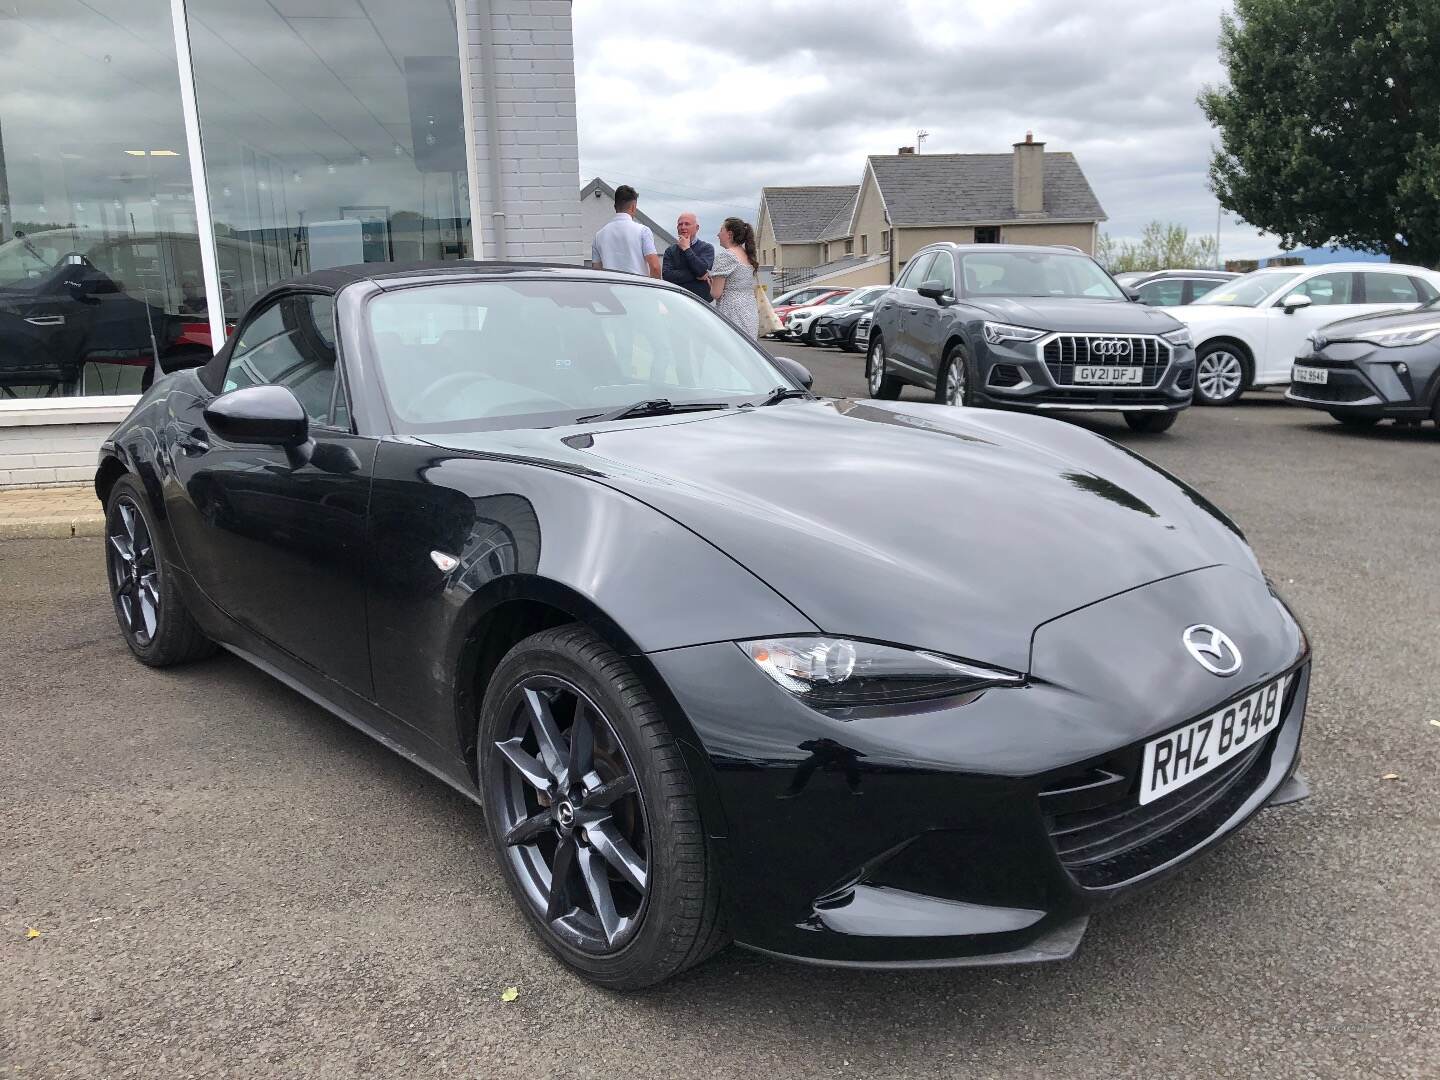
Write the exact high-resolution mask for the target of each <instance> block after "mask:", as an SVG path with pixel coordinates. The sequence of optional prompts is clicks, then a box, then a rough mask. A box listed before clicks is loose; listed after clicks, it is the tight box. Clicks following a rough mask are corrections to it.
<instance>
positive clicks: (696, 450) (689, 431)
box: [436, 401, 1260, 670]
mask: <svg viewBox="0 0 1440 1080" xmlns="http://www.w3.org/2000/svg"><path fill="white" fill-rule="evenodd" d="M580 431H581V433H579V434H577V429H576V428H573V427H567V428H555V429H546V430H528V431H511V432H491V433H485V434H483V435H475V436H455V435H449V436H445V437H444V438H443V441H444V443H445V445H449V446H454V447H456V448H459V449H464V450H472V451H478V452H485V451H493V452H499V453H505V454H507V455H521V456H525V457H529V458H530V459H532V460H535V461H537V463H541V464H544V463H547V459H549V460H550V461H553V462H554V463H555V464H556V465H561V466H563V467H571V468H576V469H577V470H579V471H582V472H583V473H584V474H585V475H587V476H589V477H590V478H591V479H593V480H595V481H596V482H599V483H603V484H606V485H609V486H611V487H613V488H615V489H618V490H620V491H623V492H625V493H627V494H629V495H631V496H633V497H634V498H636V499H639V500H641V501H643V502H645V503H647V504H649V505H650V506H652V507H654V508H655V509H656V510H658V511H660V512H661V513H664V514H665V515H667V516H669V517H670V518H672V519H674V520H676V521H678V522H680V523H681V524H683V525H685V526H686V527H688V528H689V529H691V530H692V531H694V532H695V533H696V534H698V535H699V536H701V537H702V538H704V539H705V540H707V541H708V542H709V543H711V544H712V545H714V546H715V547H716V548H718V549H720V550H721V551H722V552H724V553H725V554H727V555H729V556H730V557H731V558H733V559H735V560H736V561H737V562H739V563H740V564H741V565H743V566H745V567H747V568H748V569H749V570H750V571H751V572H752V573H754V574H755V575H756V576H758V577H759V578H761V579H762V580H764V581H765V582H766V583H768V584H769V585H770V586H771V587H772V588H774V589H775V590H776V591H777V592H779V593H780V594H781V595H782V596H784V597H785V598H786V599H787V600H789V601H790V603H791V604H793V605H794V606H795V607H796V608H798V609H799V610H800V611H801V612H802V613H804V614H805V615H806V616H807V617H808V618H809V619H810V620H811V621H812V622H813V623H814V624H815V625H817V626H819V627H821V628H822V629H824V630H825V631H827V632H831V633H841V634H849V635H853V636H857V637H864V638H870V639H874V640H879V641H889V642H896V643H900V644H904V645H910V646H915V647H921V648H928V649H934V650H938V651H941V652H945V653H949V654H951V655H954V656H960V657H966V658H970V659H974V660H978V661H983V662H986V663H991V664H999V665H1002V666H1004V667H1007V668H1011V669H1015V670H1024V669H1025V668H1026V666H1027V664H1028V662H1029V653H1030V639H1031V635H1032V632H1033V631H1034V629H1035V627H1037V626H1038V625H1039V624H1041V623H1043V622H1045V621H1047V620H1048V619H1051V618H1054V617H1056V616H1057V615H1060V614H1063V613H1065V612H1068V611H1073V610H1075V609H1077V608H1080V607H1083V606H1085V605H1088V604H1091V603H1094V602H1096V601H1098V600H1101V599H1104V598H1106V597H1108V596H1112V595H1114V594H1116V593H1119V592H1123V591H1125V590H1128V589H1132V588H1135V587H1137V586H1140V585H1144V584H1146V583H1147V582H1151V581H1155V580H1157V579H1160V578H1164V577H1168V576H1171V575H1174V574H1178V573H1184V572H1187V571H1190V570H1193V569H1197V568H1199V567H1203V566H1210V565H1215V564H1224V563H1228V564H1232V565H1236V566H1239V567H1241V568H1242V569H1244V570H1245V571H1246V572H1248V573H1251V574H1253V575H1254V576H1256V577H1258V576H1259V573H1260V572H1259V569H1258V567H1257V566H1256V564H1255V561H1254V557H1253V556H1252V555H1251V554H1250V551H1249V548H1248V547H1247V546H1246V545H1245V543H1244V541H1243V538H1242V537H1240V536H1239V534H1238V532H1237V531H1236V530H1235V528H1234V526H1233V525H1232V524H1230V523H1229V521H1228V520H1227V519H1225V518H1224V516H1223V515H1222V514H1220V513H1219V512H1218V511H1217V510H1215V509H1214V508H1213V507H1212V506H1210V505H1209V504H1208V503H1207V502H1205V500H1204V499H1203V498H1201V497H1200V496H1199V495H1198V494H1196V493H1194V492H1193V491H1191V490H1190V489H1188V488H1185V487H1184V486H1182V485H1180V484H1179V483H1178V482H1176V481H1174V480H1173V479H1172V478H1170V477H1169V476H1168V475H1166V474H1165V473H1163V472H1162V471H1160V470H1159V469H1157V468H1156V467H1155V466H1152V465H1150V464H1149V463H1148V462H1145V461H1144V460H1143V459H1141V458H1139V457H1138V456H1136V455H1133V454H1131V453H1130V452H1128V451H1126V450H1124V449H1123V448H1120V447H1118V446H1115V445H1114V444H1111V443H1109V442H1108V441H1107V440H1104V439H1101V438H1099V437H1097V436H1095V435H1093V434H1091V433H1089V432H1086V431H1084V430H1083V429H1080V428H1076V427H1074V426H1072V425H1069V424H1065V423H1062V422H1059V421H1054V420H1049V419H1046V418H1042V417H1033V416H1026V415H1022V414H1010V413H1000V412H989V411H972V410H968V409H967V410H956V409H950V408H947V407H945V406H935V405H923V404H918V403H909V402H896V403H880V402H873V401H864V402H858V401H841V402H796V403H784V404H781V405H777V406H774V407H770V408H758V409H748V408H747V409H742V410H732V411H727V412H717V413H704V414H692V415H690V416H687V417H683V418H682V417H661V418H651V419H647V420H641V421H631V422H625V423H621V424H614V425H609V426H606V427H603V428H598V429H596V428H585V429H580ZM436 441H440V440H438V439H437V440H436ZM507 444H508V445H507ZM635 587H636V588H644V582H643V581H637V582H636V583H635ZM655 602H656V603H657V604H664V603H683V602H684V598H683V597H669V596H657V597H655Z"/></svg>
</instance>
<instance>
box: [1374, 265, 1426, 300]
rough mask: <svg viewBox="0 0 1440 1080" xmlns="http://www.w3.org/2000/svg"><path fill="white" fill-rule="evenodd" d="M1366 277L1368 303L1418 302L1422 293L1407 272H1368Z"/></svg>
mask: <svg viewBox="0 0 1440 1080" xmlns="http://www.w3.org/2000/svg"><path fill="white" fill-rule="evenodd" d="M1361 276H1362V277H1363V278H1364V279H1365V303H1367V304H1418V303H1419V302H1420V294H1419V292H1417V291H1416V289H1415V285H1414V283H1413V281H1412V279H1411V278H1409V277H1407V276H1406V275H1405V274H1381V273H1374V272H1367V273H1365V274H1362V275H1361Z"/></svg>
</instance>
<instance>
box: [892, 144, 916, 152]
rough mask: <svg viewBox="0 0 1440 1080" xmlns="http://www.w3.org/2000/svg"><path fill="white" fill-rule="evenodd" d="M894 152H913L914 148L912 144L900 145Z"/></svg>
mask: <svg viewBox="0 0 1440 1080" xmlns="http://www.w3.org/2000/svg"><path fill="white" fill-rule="evenodd" d="M895 152H896V153H897V154H913V153H914V152H915V148H914V147H913V146H902V147H900V149H899V150H896V151H895Z"/></svg>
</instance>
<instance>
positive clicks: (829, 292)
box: [775, 286, 854, 337]
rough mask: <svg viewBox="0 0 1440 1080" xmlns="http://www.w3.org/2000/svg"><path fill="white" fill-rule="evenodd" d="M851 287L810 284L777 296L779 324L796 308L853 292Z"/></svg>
mask: <svg viewBox="0 0 1440 1080" xmlns="http://www.w3.org/2000/svg"><path fill="white" fill-rule="evenodd" d="M853 291H854V290H853V289H831V288H825V287H822V286H812V287H811V288H808V289H795V290H794V291H793V292H788V293H786V294H785V295H784V296H781V297H777V302H776V304H775V314H776V315H777V316H779V318H780V325H781V326H784V325H785V322H786V316H787V315H789V314H790V312H792V311H794V310H795V309H796V308H800V307H810V306H811V305H812V304H823V303H825V301H827V300H829V299H830V298H831V297H832V296H843V295H844V294H845V293H848V292H853ZM784 333H785V331H783V330H782V331H781V332H780V333H779V334H776V335H775V336H776V337H782V336H784Z"/></svg>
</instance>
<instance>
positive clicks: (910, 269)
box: [895, 251, 935, 289]
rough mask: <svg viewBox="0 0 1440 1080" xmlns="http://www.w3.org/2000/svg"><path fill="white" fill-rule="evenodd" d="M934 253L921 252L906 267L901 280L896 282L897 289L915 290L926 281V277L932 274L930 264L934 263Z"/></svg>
mask: <svg viewBox="0 0 1440 1080" xmlns="http://www.w3.org/2000/svg"><path fill="white" fill-rule="evenodd" d="M934 259H935V253H934V252H933V251H925V252H921V253H920V254H919V255H916V256H915V258H913V259H911V260H910V262H909V263H907V264H906V266H905V272H904V273H903V274H901V275H900V280H899V281H897V282H895V285H896V287H897V288H900V289H914V288H916V287H917V286H919V284H920V283H921V282H922V281H924V280H925V275H926V274H927V273H929V272H930V263H931V262H932V261H934Z"/></svg>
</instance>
